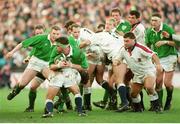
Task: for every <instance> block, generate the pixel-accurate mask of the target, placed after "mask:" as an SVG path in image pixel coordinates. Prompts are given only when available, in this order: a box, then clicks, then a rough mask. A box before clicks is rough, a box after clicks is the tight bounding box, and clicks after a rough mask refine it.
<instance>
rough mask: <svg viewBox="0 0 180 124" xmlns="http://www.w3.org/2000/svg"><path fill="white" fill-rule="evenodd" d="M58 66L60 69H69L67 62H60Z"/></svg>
mask: <svg viewBox="0 0 180 124" xmlns="http://www.w3.org/2000/svg"><path fill="white" fill-rule="evenodd" d="M57 65H58V67H59V68H65V67H67V62H66V61H59V62H58V64H57Z"/></svg>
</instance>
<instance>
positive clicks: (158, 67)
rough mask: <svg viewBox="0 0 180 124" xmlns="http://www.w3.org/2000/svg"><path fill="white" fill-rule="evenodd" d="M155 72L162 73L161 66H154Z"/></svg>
mask: <svg viewBox="0 0 180 124" xmlns="http://www.w3.org/2000/svg"><path fill="white" fill-rule="evenodd" d="M156 71H157V73H161V72H162V71H163V68H162V66H161V64H158V65H156Z"/></svg>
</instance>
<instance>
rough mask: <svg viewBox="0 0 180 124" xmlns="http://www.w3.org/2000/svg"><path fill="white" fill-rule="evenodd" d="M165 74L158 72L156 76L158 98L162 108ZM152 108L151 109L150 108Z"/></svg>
mask: <svg viewBox="0 0 180 124" xmlns="http://www.w3.org/2000/svg"><path fill="white" fill-rule="evenodd" d="M163 75H164V72H161V73H158V74H157V76H156V77H157V78H156V86H155V87H156V92H157V94H158V98H159V103H160V105H161V108H162V107H163V88H162V85H163ZM149 110H150V109H149Z"/></svg>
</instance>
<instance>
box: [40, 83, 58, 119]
mask: <svg viewBox="0 0 180 124" xmlns="http://www.w3.org/2000/svg"><path fill="white" fill-rule="evenodd" d="M58 91H59V87H55V86H49V87H48V92H47V96H46V102H45V110H44V114H43V115H42V117H43V118H47V117H53V99H54V97H55V96H56V94H57V93H58Z"/></svg>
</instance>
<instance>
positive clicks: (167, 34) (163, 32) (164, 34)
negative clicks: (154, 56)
mask: <svg viewBox="0 0 180 124" xmlns="http://www.w3.org/2000/svg"><path fill="white" fill-rule="evenodd" d="M162 35H163V37H165V38H169V37H170V34H169V33H168V32H166V31H162Z"/></svg>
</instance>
